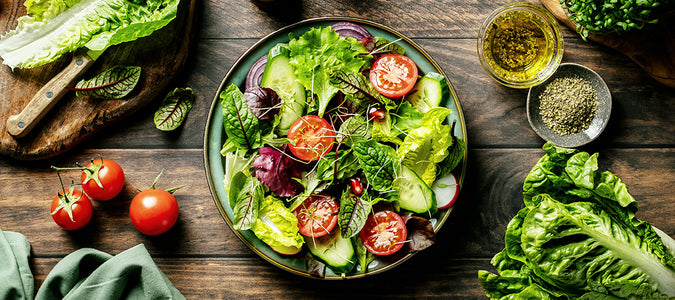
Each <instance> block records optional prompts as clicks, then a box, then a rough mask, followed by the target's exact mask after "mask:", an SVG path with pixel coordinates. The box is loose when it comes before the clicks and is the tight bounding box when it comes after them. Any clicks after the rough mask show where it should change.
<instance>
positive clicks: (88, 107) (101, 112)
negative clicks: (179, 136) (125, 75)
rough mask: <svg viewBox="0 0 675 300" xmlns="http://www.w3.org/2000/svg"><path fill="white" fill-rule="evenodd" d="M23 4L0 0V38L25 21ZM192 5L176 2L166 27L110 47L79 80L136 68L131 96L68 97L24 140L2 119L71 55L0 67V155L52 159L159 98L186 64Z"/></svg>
mask: <svg viewBox="0 0 675 300" xmlns="http://www.w3.org/2000/svg"><path fill="white" fill-rule="evenodd" d="M23 2H24V1H23V0H19V1H17V0H0V33H2V34H4V33H5V32H7V31H9V30H11V29H14V28H16V24H17V22H16V19H17V18H18V17H20V16H23V15H26V9H25V7H24V6H23ZM196 2H197V0H182V1H181V3H180V5H179V8H178V14H177V16H176V18H175V19H174V20H173V21H171V23H169V24H168V25H167V26H166V27H164V28H162V29H160V30H158V31H156V32H154V33H153V34H151V35H150V36H147V37H143V38H140V39H138V40H135V41H132V42H127V43H123V44H119V45H116V46H113V47H110V48H109V49H108V50H106V52H105V53H103V55H102V56H101V57H99V59H98V60H97V61H96V62H95V63H94V65H93V66H92V67H91V68H90V69H89V70H88V71H87V73H86V74H85V75H84V78H87V79H89V78H91V77H93V76H95V75H96V74H99V73H100V72H102V71H104V70H106V69H108V68H110V67H112V66H115V65H127V66H140V67H141V78H140V80H139V82H138V85H137V86H136V87H135V88H134V90H133V91H132V92H131V94H129V95H128V96H126V97H125V98H124V99H120V100H98V99H92V98H89V97H79V98H78V97H75V93H74V92H68V93H67V94H66V95H65V96H64V97H63V98H62V99H61V100H60V101H59V102H58V103H57V104H56V106H54V108H52V110H51V111H50V112H49V113H48V114H47V115H46V116H45V117H44V118H43V119H42V120H41V121H40V123H39V124H38V125H37V126H35V128H33V129H32V131H31V132H30V133H28V135H26V136H25V137H21V138H15V137H13V136H11V135H10V134H9V133H8V132H7V129H6V124H5V123H6V120H7V118H8V117H9V116H11V115H15V114H18V113H19V112H20V111H21V110H22V109H23V108H24V107H25V106H26V104H27V103H28V102H29V101H30V99H31V98H32V97H33V96H34V95H35V93H36V92H37V91H38V90H39V89H40V88H41V87H42V85H44V84H45V83H46V82H47V81H49V80H50V79H51V78H52V77H54V75H56V74H57V73H58V72H60V71H61V70H63V68H64V67H65V66H66V65H67V64H68V63H69V62H70V60H71V59H72V55H70V54H69V55H64V57H61V58H60V59H59V60H57V61H55V62H53V63H50V64H47V65H43V66H40V67H37V68H32V69H18V68H17V69H15V70H14V71H12V70H11V69H10V68H9V67H7V66H6V65H0V95H2V97H1V98H0V154H2V155H5V156H9V157H12V158H16V159H21V160H37V159H44V158H48V157H51V156H54V155H57V154H59V153H62V152H64V151H66V150H68V149H70V148H72V147H73V146H75V145H77V144H78V143H80V142H82V141H84V140H85V139H87V138H88V137H90V136H91V135H92V134H94V133H96V132H98V131H100V130H101V129H103V128H106V127H108V126H110V125H112V124H114V123H115V122H117V121H119V120H121V119H123V118H124V117H125V116H127V115H129V114H131V113H133V112H135V111H137V110H138V109H140V108H141V107H143V106H144V105H146V104H147V103H149V102H150V101H152V100H154V99H156V98H158V97H164V95H166V93H167V92H168V91H169V89H170V87H169V84H170V83H171V82H172V78H173V77H174V75H176V73H177V72H178V71H179V69H180V68H181V67H182V65H183V63H184V62H185V60H186V58H187V55H188V48H189V46H190V40H191V35H192V34H191V31H192V23H193V18H194V12H195V6H196Z"/></svg>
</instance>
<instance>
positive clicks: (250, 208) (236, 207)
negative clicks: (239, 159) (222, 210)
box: [228, 172, 264, 230]
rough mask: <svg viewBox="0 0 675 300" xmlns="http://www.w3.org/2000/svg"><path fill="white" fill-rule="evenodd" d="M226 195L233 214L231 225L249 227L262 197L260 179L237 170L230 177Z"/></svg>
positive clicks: (242, 227)
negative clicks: (230, 180) (228, 190)
mask: <svg viewBox="0 0 675 300" xmlns="http://www.w3.org/2000/svg"><path fill="white" fill-rule="evenodd" d="M228 196H229V198H230V205H231V207H232V213H233V214H234V220H233V221H232V223H233V224H232V225H234V227H235V228H236V229H237V230H247V229H251V227H252V226H253V224H254V223H255V221H256V219H257V218H258V211H259V208H260V203H261V202H262V201H263V197H264V191H263V188H262V185H261V184H260V181H258V179H256V178H255V177H252V176H246V175H244V174H243V173H242V172H237V173H236V174H235V175H234V177H233V178H232V182H231V186H230V193H229V195H228Z"/></svg>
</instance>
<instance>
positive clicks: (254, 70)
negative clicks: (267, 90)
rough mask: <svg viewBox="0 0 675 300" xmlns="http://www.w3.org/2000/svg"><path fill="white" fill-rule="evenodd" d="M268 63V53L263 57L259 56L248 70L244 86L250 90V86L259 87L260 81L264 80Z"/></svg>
mask: <svg viewBox="0 0 675 300" xmlns="http://www.w3.org/2000/svg"><path fill="white" fill-rule="evenodd" d="M266 65H267V55H263V56H262V57H261V58H258V60H256V61H255V62H254V63H253V65H252V66H251V69H249V70H248V73H247V74H246V83H245V86H244V88H245V89H246V90H248V88H250V87H259V86H260V82H262V77H263V73H265V66H266Z"/></svg>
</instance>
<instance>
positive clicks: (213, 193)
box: [203, 17, 469, 280]
mask: <svg viewBox="0 0 675 300" xmlns="http://www.w3.org/2000/svg"><path fill="white" fill-rule="evenodd" d="M329 21H335V22H338V21H350V22H356V23H358V24H361V25H368V26H372V27H374V28H377V29H379V30H383V31H387V32H389V33H391V34H393V35H395V36H398V37H399V38H401V40H403V41H404V42H406V43H407V44H409V45H410V46H411V47H412V48H413V49H414V50H416V51H418V52H419V54H420V55H422V56H423V57H424V58H425V59H426V60H427V61H428V63H429V64H430V65H431V66H432V67H433V68H434V69H435V70H437V71H438V72H440V73H441V75H443V76H444V77H445V78H446V79H447V83H448V87H449V89H450V93H451V97H452V99H451V101H450V102H453V103H454V104H455V107H456V110H457V111H456V114H457V119H458V120H459V122H460V124H461V125H460V128H459V130H460V131H461V135H462V138H463V139H464V142H465V144H466V147H467V148H465V151H464V154H463V158H462V162H461V163H460V165H458V166H457V168H458V169H460V168H461V169H460V173H459V176H458V177H459V178H458V181H459V187H460V190H461V188H462V187H463V184H464V180H465V176H466V169H467V161H468V144H469V143H468V133H467V129H466V120H465V117H464V113H463V109H462V106H461V103H460V101H459V97H458V96H457V94H456V89H455V87H454V86H453V84H452V82H450V80H449V77H448V76H447V75H446V74H445V72H444V71H443V70H442V68H441V67H440V65H439V64H438V63H437V62H436V60H434V59H433V58H432V57H431V56H430V55H429V53H428V52H426V50H425V49H423V48H422V47H421V46H420V45H419V44H417V43H416V42H414V41H413V40H412V39H410V38H409V37H407V36H405V35H403V34H402V33H400V32H399V31H397V30H395V29H393V28H391V27H389V26H386V25H382V24H380V23H377V22H374V21H370V20H366V19H362V18H355V17H317V18H310V19H305V20H302V21H299V22H296V23H293V24H290V25H287V26H284V27H281V28H279V29H277V30H274V31H273V32H271V33H269V34H267V35H265V36H263V37H262V38H260V39H258V41H256V42H255V43H254V44H253V45H252V46H250V47H249V48H247V49H246V50H245V51H244V52H243V53H242V54H241V55H240V56H239V57H238V58H237V59H236V60H235V61H234V63H233V64H232V65H231V66H230V68H229V69H228V71H227V73H226V74H225V75H224V76H223V78H222V80H221V82H220V84H219V85H218V89H217V90H216V92H215V96H214V98H213V100H212V102H211V105H210V108H209V111H208V114H207V118H206V124H205V131H204V138H203V142H204V149H203V159H204V166H205V173H206V177H207V178H206V179H207V184H208V186H209V192H210V194H211V197H212V198H213V201H214V202H215V205H216V207H217V208H218V211H219V214H220V215H221V217H222V218H223V219H224V221H225V223H226V224H227V225H228V227H229V228H230V229H231V230H232V231H233V233H234V235H235V236H236V237H237V238H238V239H239V240H240V241H241V242H243V244H245V245H246V246H247V247H248V248H249V249H250V250H252V251H253V252H254V253H256V254H257V255H258V256H259V257H261V258H263V259H264V260H266V261H267V262H269V263H270V264H271V265H273V266H276V267H278V268H280V269H282V270H285V271H288V272H289V273H293V274H296V275H299V276H301V277H307V278H312V279H317V280H342V279H356V278H364V277H367V276H371V275H375V274H379V273H382V272H385V271H388V270H390V269H393V268H395V267H396V266H398V265H400V264H402V263H404V262H405V261H407V260H408V259H410V258H411V257H412V256H413V255H415V254H416V252H413V253H407V254H404V255H402V256H401V257H400V258H398V259H396V260H395V261H393V262H390V263H389V264H387V265H386V266H384V267H381V268H378V269H375V270H373V271H369V272H367V273H357V274H350V275H347V276H331V277H328V276H326V277H323V278H319V277H316V276H311V275H309V274H308V273H307V272H301V271H299V270H295V269H293V268H291V267H290V266H286V265H284V264H282V263H280V262H278V261H275V260H274V259H272V258H271V257H269V256H268V255H267V254H265V253H263V252H262V251H261V250H259V249H257V248H256V247H255V245H253V244H252V243H251V241H249V240H248V239H246V237H244V236H242V234H241V233H240V232H238V231H237V230H235V229H234V228H233V226H232V224H231V221H230V219H229V217H228V216H227V215H226V214H225V211H224V209H223V207H222V206H221V203H220V199H219V196H218V193H217V191H216V189H215V187H214V185H215V184H217V181H214V180H215V179H214V178H213V176H211V174H212V171H213V170H212V168H211V166H210V164H209V162H210V156H211V155H214V154H213V151H211V149H210V148H211V147H210V143H211V142H210V139H209V135H210V128H211V127H212V126H213V123H214V122H215V121H213V120H212V114H213V112H214V111H215V110H216V106H217V105H218V104H219V103H220V102H219V101H218V100H219V95H220V92H221V91H223V90H224V87H225V84H226V83H227V81H228V79H230V78H231V77H232V76H233V73H234V72H235V69H236V68H237V67H240V66H241V64H243V63H244V62H243V61H244V59H245V58H246V57H248V56H249V55H251V54H253V53H254V52H255V50H257V49H258V48H260V47H262V45H264V44H265V43H267V42H268V40H270V39H272V38H274V37H275V36H277V35H279V34H280V33H283V32H286V31H290V30H294V29H297V28H301V27H303V26H308V25H311V24H316V23H321V22H329ZM453 115H454V112H453ZM216 123H217V122H216ZM452 210H453V209H452V208H450V209H448V211H447V212H446V213H445V214H444V215H443V217H442V218H439V219H438V220H437V222H436V223H435V224H434V230H435V231H438V230H439V229H440V228H441V227H442V225H443V224H444V223H445V222H446V220H447V219H448V218H449V216H450V214H451V213H452Z"/></svg>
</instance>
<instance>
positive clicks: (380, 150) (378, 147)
mask: <svg viewBox="0 0 675 300" xmlns="http://www.w3.org/2000/svg"><path fill="white" fill-rule="evenodd" d="M352 149H354V154H356V157H357V158H358V159H359V164H360V165H361V168H362V169H363V173H364V174H365V175H366V179H368V183H370V185H371V186H372V187H373V189H374V190H377V191H381V192H384V191H389V190H392V189H393V185H392V182H393V181H394V179H396V166H397V165H398V161H397V159H398V156H397V155H396V150H394V149H393V148H391V147H389V146H385V145H382V144H380V143H378V142H376V141H374V140H369V141H366V142H360V143H356V144H354V146H353V147H352Z"/></svg>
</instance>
